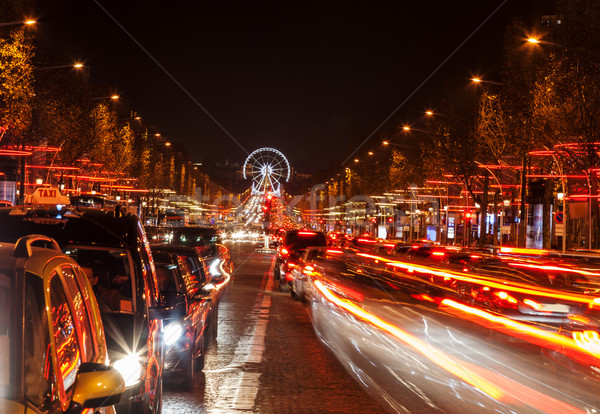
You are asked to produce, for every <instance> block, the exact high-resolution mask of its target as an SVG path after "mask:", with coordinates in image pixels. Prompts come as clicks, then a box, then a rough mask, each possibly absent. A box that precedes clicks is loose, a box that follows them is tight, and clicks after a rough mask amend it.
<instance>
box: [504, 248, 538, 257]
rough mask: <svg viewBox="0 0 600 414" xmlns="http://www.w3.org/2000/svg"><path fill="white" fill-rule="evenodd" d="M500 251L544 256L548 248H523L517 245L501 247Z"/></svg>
mask: <svg viewBox="0 0 600 414" xmlns="http://www.w3.org/2000/svg"><path fill="white" fill-rule="evenodd" d="M500 253H514V254H529V255H536V256H545V255H547V254H548V250H542V249H523V248H519V247H501V248H500Z"/></svg>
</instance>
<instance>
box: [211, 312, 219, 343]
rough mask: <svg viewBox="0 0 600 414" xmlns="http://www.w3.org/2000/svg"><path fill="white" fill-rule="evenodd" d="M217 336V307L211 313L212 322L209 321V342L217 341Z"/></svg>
mask: <svg viewBox="0 0 600 414" xmlns="http://www.w3.org/2000/svg"><path fill="white" fill-rule="evenodd" d="M218 334H219V308H218V307H217V308H216V309H215V311H214V312H213V317H212V321H210V340H211V342H216V341H217V335H218Z"/></svg>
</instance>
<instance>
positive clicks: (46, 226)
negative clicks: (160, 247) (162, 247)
mask: <svg viewBox="0 0 600 414" xmlns="http://www.w3.org/2000/svg"><path fill="white" fill-rule="evenodd" d="M0 227H1V228H2V232H0V241H5V242H11V241H16V240H17V239H19V238H20V237H22V236H24V235H27V234H43V235H46V236H49V237H52V238H54V239H55V240H56V241H57V242H58V243H59V245H60V247H61V249H62V250H63V252H65V253H66V254H67V255H69V256H71V257H72V258H74V259H75V260H76V261H77V262H78V263H79V264H80V265H81V266H82V268H86V269H87V271H88V272H90V273H92V272H93V274H90V275H88V277H90V278H91V280H94V281H95V285H94V292H95V294H96V297H97V299H98V303H99V305H100V310H101V314H102V322H103V325H104V328H105V331H106V342H107V346H108V354H109V358H110V360H111V361H112V362H111V365H112V366H113V367H115V368H116V369H117V370H119V372H121V374H122V375H123V378H124V379H125V385H126V390H125V392H124V393H123V395H122V398H121V402H120V403H119V406H118V407H117V409H118V411H119V412H123V411H126V412H131V413H159V412H160V411H161V406H162V370H163V343H162V325H163V324H162V319H164V318H165V317H169V316H170V315H171V313H170V310H169V309H167V308H166V307H165V306H161V304H160V303H159V291H158V287H157V280H156V273H155V269H154V262H153V260H152V256H151V254H150V245H149V244H148V241H147V239H146V235H145V233H144V230H143V229H142V226H141V224H140V222H139V220H138V218H137V216H135V215H132V214H127V213H123V212H122V210H121V209H120V208H117V209H116V210H115V211H113V212H108V211H102V210H92V209H90V210H86V211H83V212H79V211H77V210H64V209H62V210H60V211H57V210H56V209H51V208H17V207H15V208H12V209H2V210H0Z"/></svg>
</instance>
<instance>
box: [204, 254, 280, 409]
mask: <svg viewBox="0 0 600 414" xmlns="http://www.w3.org/2000/svg"><path fill="white" fill-rule="evenodd" d="M274 267H275V260H273V261H272V262H271V266H270V268H269V271H267V272H265V275H264V277H263V280H262V283H261V289H260V292H259V294H258V296H257V298H256V302H255V304H254V306H253V308H252V311H251V312H250V313H249V315H248V318H247V321H248V325H249V326H251V328H250V329H249V330H248V331H249V332H248V333H247V334H245V335H243V336H242V337H241V338H240V340H239V342H238V344H237V346H236V349H235V353H234V356H233V359H232V361H231V363H230V364H229V366H228V367H226V368H222V369H219V370H216V371H219V372H223V371H227V370H231V372H230V373H228V374H227V378H225V380H224V381H223V383H222V384H221V385H220V386H219V390H220V391H219V395H218V397H217V398H216V401H217V406H216V407H215V408H214V409H212V410H209V411H210V412H211V413H221V412H226V411H224V410H236V411H252V409H253V408H254V404H255V401H256V395H257V394H258V386H259V380H260V375H261V374H260V372H253V370H255V369H256V368H255V367H253V366H251V365H249V364H259V363H260V362H262V357H263V354H264V352H265V349H266V344H265V337H266V334H267V324H268V323H269V312H270V309H271V293H272V291H273V278H272V277H271V275H272V274H273V273H272V272H273V268H274ZM216 371H215V372H216Z"/></svg>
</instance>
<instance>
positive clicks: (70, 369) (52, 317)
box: [44, 267, 90, 411]
mask: <svg viewBox="0 0 600 414" xmlns="http://www.w3.org/2000/svg"><path fill="white" fill-rule="evenodd" d="M60 270H61V269H60V267H58V268H55V269H53V270H52V271H51V272H50V276H49V277H48V278H44V283H45V285H46V286H45V292H46V304H47V306H46V313H47V318H48V321H49V324H48V326H49V328H50V349H51V350H52V352H51V355H52V360H53V364H52V365H53V366H54V378H55V385H56V391H57V394H58V400H59V402H60V406H61V408H62V410H63V411H64V410H66V409H67V408H68V407H69V404H70V403H71V394H72V391H73V385H74V383H75V379H76V377H77V370H78V369H79V366H80V365H81V363H82V362H86V360H85V359H84V355H86V354H87V353H89V352H90V350H89V349H86V347H87V346H89V345H90V344H89V343H87V344H84V346H83V348H84V350H83V351H82V347H81V345H80V343H79V338H78V336H79V335H78V332H83V331H85V328H84V327H82V324H81V321H80V320H79V319H78V317H77V316H74V315H73V311H72V309H73V302H72V301H71V300H70V298H69V296H68V291H67V289H65V286H64V284H63V281H62V280H61V277H60V273H59V272H60ZM79 294H81V293H79Z"/></svg>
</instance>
